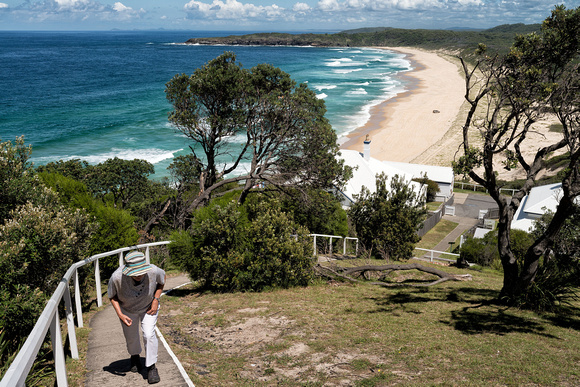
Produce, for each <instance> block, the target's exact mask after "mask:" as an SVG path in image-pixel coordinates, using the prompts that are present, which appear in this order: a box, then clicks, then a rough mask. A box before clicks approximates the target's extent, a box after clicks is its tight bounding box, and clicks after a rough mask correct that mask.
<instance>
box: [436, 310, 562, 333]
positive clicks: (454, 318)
mask: <svg viewBox="0 0 580 387" xmlns="http://www.w3.org/2000/svg"><path fill="white" fill-rule="evenodd" d="M441 322H442V323H445V324H449V323H450V324H451V325H452V326H453V327H454V328H455V329H456V330H458V331H461V332H463V333H465V334H468V335H478V334H483V333H492V334H496V335H500V336H503V335H506V334H508V333H514V332H515V333H531V334H536V335H539V336H544V337H548V338H552V339H554V338H555V339H557V338H558V337H556V336H554V335H551V334H549V333H546V332H545V331H546V328H545V326H544V324H542V323H541V322H540V321H536V320H532V319H530V318H526V317H522V316H516V315H515V314H512V313H508V312H506V311H504V310H497V309H495V310H490V308H485V309H484V310H475V309H474V308H469V307H468V308H462V309H461V310H456V311H452V312H451V320H450V321H441Z"/></svg>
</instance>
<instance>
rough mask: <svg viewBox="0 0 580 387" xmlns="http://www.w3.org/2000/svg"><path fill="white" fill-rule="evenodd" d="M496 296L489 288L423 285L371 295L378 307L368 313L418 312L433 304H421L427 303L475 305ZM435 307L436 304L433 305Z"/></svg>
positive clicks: (486, 301)
mask: <svg viewBox="0 0 580 387" xmlns="http://www.w3.org/2000/svg"><path fill="white" fill-rule="evenodd" d="M495 296H497V291H495V290H491V289H476V288H468V287H466V288H452V289H450V288H443V287H423V288H401V289H399V290H398V291H397V292H396V293H392V294H387V296H386V297H371V298H369V300H372V301H374V302H375V303H376V304H377V306H378V308H377V309H375V310H371V311H369V312H368V313H390V312H394V311H395V310H397V311H403V312H406V313H413V314H420V313H423V312H422V310H423V309H427V308H434V306H426V307H424V306H421V304H429V303H437V302H443V303H460V304H461V305H462V306H464V305H465V304H466V303H467V304H472V305H477V304H482V303H488V302H489V301H490V300H491V299H493V298H494V297H495ZM435 308H437V306H435Z"/></svg>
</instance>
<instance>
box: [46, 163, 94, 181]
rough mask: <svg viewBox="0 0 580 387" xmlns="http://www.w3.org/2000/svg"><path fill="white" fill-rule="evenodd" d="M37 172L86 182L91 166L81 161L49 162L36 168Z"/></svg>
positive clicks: (89, 175)
mask: <svg viewBox="0 0 580 387" xmlns="http://www.w3.org/2000/svg"><path fill="white" fill-rule="evenodd" d="M36 171H37V172H48V173H59V174H61V175H63V176H67V177H72V178H73V179H75V180H78V181H83V182H86V181H87V180H88V179H89V178H90V177H91V175H92V173H93V166H92V165H90V164H89V163H88V162H87V161H85V160H81V159H72V160H66V161H63V160H58V161H51V162H50V163H48V164H46V165H39V166H38V167H36Z"/></svg>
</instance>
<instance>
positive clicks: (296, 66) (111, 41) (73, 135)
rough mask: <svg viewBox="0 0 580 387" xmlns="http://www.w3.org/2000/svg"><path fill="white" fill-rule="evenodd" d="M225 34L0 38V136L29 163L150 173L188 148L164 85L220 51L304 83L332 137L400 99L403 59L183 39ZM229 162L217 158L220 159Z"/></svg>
mask: <svg viewBox="0 0 580 387" xmlns="http://www.w3.org/2000/svg"><path fill="white" fill-rule="evenodd" d="M229 34H230V33H228V32H220V33H216V32H215V31H214V32H211V33H202V32H191V31H190V32H186V31H182V32H167V31H163V32H160V31H156V32H142V31H139V32H0V139H1V140H2V141H6V140H13V139H14V138H15V137H16V136H21V135H24V136H25V139H26V142H27V143H29V144H32V146H33V153H32V161H33V162H34V163H35V164H45V163H47V162H50V161H56V160H59V159H62V160H68V159H72V158H80V159H84V160H87V161H88V162H90V163H92V164H96V163H99V162H102V161H104V160H106V159H108V158H112V157H119V158H124V159H134V158H140V159H145V160H148V161H149V162H151V163H153V164H154V165H155V170H156V175H157V176H163V175H165V174H166V171H165V169H166V168H167V166H168V165H169V163H170V162H171V160H172V158H173V157H174V156H176V155H179V154H182V153H186V152H190V150H189V145H191V143H190V142H189V141H188V139H187V138H186V137H184V136H183V135H181V134H180V133H178V132H176V131H175V130H174V128H172V126H171V125H170V124H169V123H168V121H167V113H168V112H169V111H170V110H171V106H170V105H169V103H168V102H167V101H166V99H165V93H164V88H165V83H166V82H168V81H169V80H170V79H171V78H172V77H173V76H174V75H175V74H177V73H187V74H191V73H193V71H194V70H195V69H196V68H198V67H200V66H201V65H203V64H204V63H206V62H207V61H208V60H211V59H213V58H215V57H217V56H218V55H220V54H221V53H223V52H224V51H233V52H235V53H236V55H237V58H238V61H239V62H240V63H242V65H243V66H244V67H245V68H250V67H252V66H254V65H256V64H258V63H264V62H266V63H271V64H272V65H274V66H277V67H280V68H281V69H282V70H284V71H286V72H287V73H289V74H290V75H291V76H292V78H293V79H295V80H296V81H297V82H306V83H308V86H309V87H310V88H311V89H313V90H314V91H315V92H316V93H317V95H318V97H319V98H323V99H324V100H325V102H326V107H327V109H328V113H327V118H328V119H329V121H330V123H331V124H332V127H333V128H334V130H335V131H336V132H337V134H339V136H340V135H342V134H345V133H348V132H349V131H352V130H354V129H356V128H357V127H359V126H361V125H362V124H364V123H365V122H366V120H367V119H368V118H369V109H370V107H371V106H373V105H375V104H377V103H379V102H380V101H383V100H385V99H387V98H389V97H392V96H394V95H395V94H397V93H398V92H401V91H402V90H403V89H404V87H405V85H404V84H403V83H402V81H401V80H399V79H397V78H396V74H397V73H399V72H401V71H407V70H409V69H410V63H409V62H408V61H407V60H405V59H404V57H403V56H402V55H400V54H396V53H393V52H389V51H385V50H377V49H360V48H345V49H342V48H341V49H338V48H315V47H247V46H193V45H185V44H183V42H184V41H186V40H187V39H189V38H193V37H203V36H217V35H229ZM227 161H228V160H223V162H224V163H225V162H227Z"/></svg>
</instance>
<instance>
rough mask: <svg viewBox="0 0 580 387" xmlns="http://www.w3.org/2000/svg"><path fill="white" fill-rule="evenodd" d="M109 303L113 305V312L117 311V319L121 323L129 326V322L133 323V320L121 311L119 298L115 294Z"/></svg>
mask: <svg viewBox="0 0 580 387" xmlns="http://www.w3.org/2000/svg"><path fill="white" fill-rule="evenodd" d="M111 305H113V309H115V312H117V316H118V317H119V320H121V322H122V323H123V324H125V325H127V326H128V327H130V326H131V324H133V320H131V318H130V317H129V316H126V315H124V314H123V312H122V311H121V304H119V299H118V298H117V296H114V297H112V298H111Z"/></svg>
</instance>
